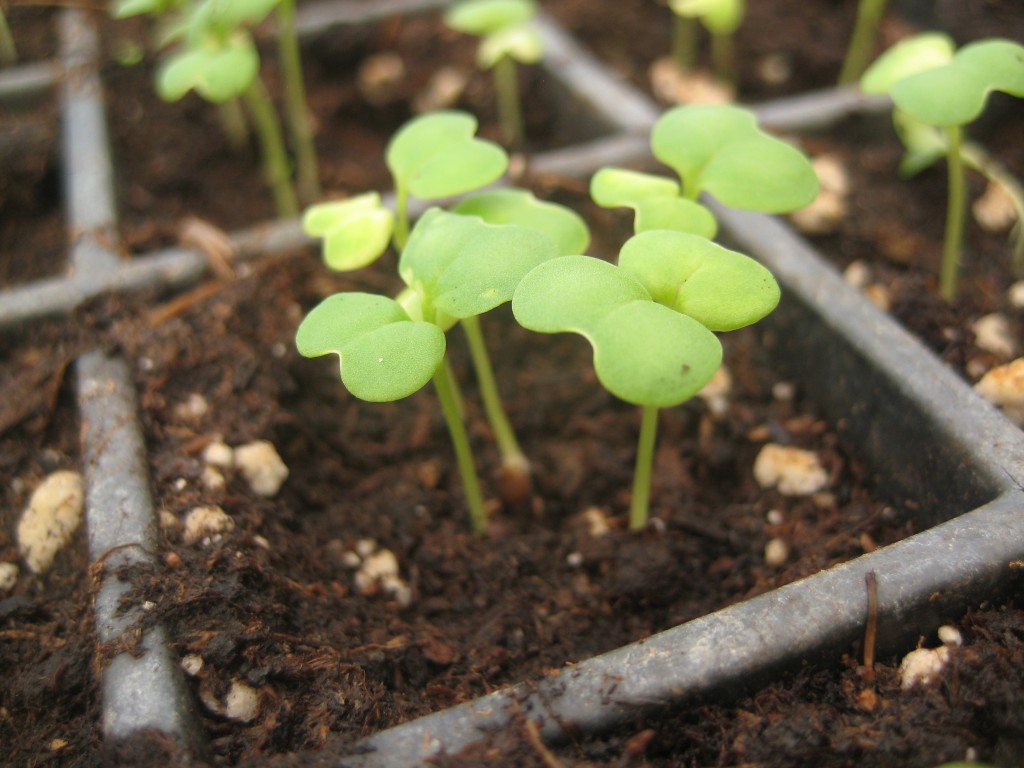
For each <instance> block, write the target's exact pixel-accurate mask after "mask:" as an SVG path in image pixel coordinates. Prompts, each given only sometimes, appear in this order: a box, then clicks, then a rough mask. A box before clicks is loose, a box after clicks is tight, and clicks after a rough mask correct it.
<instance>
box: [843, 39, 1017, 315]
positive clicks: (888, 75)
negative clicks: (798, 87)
mask: <svg viewBox="0 0 1024 768" xmlns="http://www.w3.org/2000/svg"><path fill="white" fill-rule="evenodd" d="M860 84H861V88H862V89H863V90H864V91H865V92H866V93H885V94H888V95H889V96H891V97H892V101H893V105H894V109H893V121H894V123H895V125H896V130H897V132H898V134H899V135H900V138H901V139H902V140H903V142H904V144H905V146H906V148H907V154H906V156H905V157H904V160H903V163H902V166H901V170H902V171H903V172H904V173H905V174H907V175H910V174H913V173H916V172H918V171H920V170H922V169H923V168H925V167H927V166H929V165H931V164H932V163H934V162H935V161H937V160H939V159H940V158H942V157H945V158H946V165H947V168H948V177H949V195H948V205H947V211H946V232H945V242H944V245H943V252H942V273H941V277H940V281H939V289H940V292H941V293H942V295H943V296H944V297H946V298H947V299H950V300H952V299H953V298H955V296H956V292H957V281H958V272H959V264H960V253H961V250H962V247H963V239H964V224H965V219H966V216H967V181H966V175H965V165H972V166H974V167H975V168H977V169H979V170H981V171H982V172H986V171H987V170H989V169H991V168H992V164H991V163H986V162H985V160H984V157H985V156H984V153H983V152H982V151H981V150H980V149H979V148H977V147H976V146H971V145H969V144H967V143H966V142H965V137H964V129H965V127H966V126H968V125H969V124H971V123H972V122H974V120H976V119H977V118H978V116H979V115H980V114H981V113H982V111H983V110H984V108H985V103H986V101H987V100H988V96H989V94H990V93H992V92H993V91H1002V92H1003V93H1007V94H1010V95H1012V96H1017V97H1024V45H1021V44H1020V43H1016V42H1013V41H1011V40H1002V39H990V40H982V41H978V42H975V43H970V44H968V45H965V46H964V47H963V48H961V49H960V50H956V49H955V46H954V44H953V41H952V40H951V39H950V38H949V37H948V36H947V35H944V34H941V33H925V34H922V35H917V36H915V37H912V38H908V39H906V40H904V41H902V42H900V43H898V44H896V45H895V46H893V47H892V48H890V49H889V50H888V51H886V52H885V53H884V54H882V56H880V57H879V58H878V60H877V61H875V62H874V64H872V65H871V66H870V67H869V68H868V70H867V71H866V72H865V73H864V76H863V77H862V78H861V81H860ZM989 175H990V178H991V173H990V172H989ZM995 180H997V181H998V180H999V176H998V174H997V176H996V177H995ZM1007 189H1008V190H1010V191H1011V197H1012V198H1014V199H1015V205H1016V207H1017V210H1018V211H1024V201H1022V200H1021V197H1020V195H1019V187H1017V186H1015V185H1013V184H1010V185H1007ZM1019 221H1020V218H1018V222H1019ZM1019 226H1020V224H1019V223H1018V227H1019ZM1022 238H1024V234H1021V233H1020V230H1019V229H1018V240H1017V246H1016V248H1015V250H1016V253H1017V254H1018V257H1017V260H1018V261H1019V258H1020V257H1019V254H1021V253H1022V252H1024V239H1022ZM1018 266H1019V264H1018Z"/></svg>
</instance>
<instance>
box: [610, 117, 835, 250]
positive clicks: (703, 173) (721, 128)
mask: <svg viewBox="0 0 1024 768" xmlns="http://www.w3.org/2000/svg"><path fill="white" fill-rule="evenodd" d="M651 150H652V152H653V153H654V156H655V157H656V158H657V159H658V160H660V161H661V162H662V163H664V164H665V165H667V166H668V167H669V168H671V169H672V170H674V171H675V172H676V174H678V176H679V179H680V181H676V180H673V179H669V178H666V177H664V176H659V175H655V174H649V173H641V172H638V171H629V170H624V169H621V168H605V169H602V170H600V171H598V172H597V173H596V174H595V175H594V177H593V179H592V180H591V184H590V194H591V196H592V197H593V198H594V201H595V202H596V203H597V204H598V205H601V206H604V207H609V208H610V207H620V206H624V207H629V208H632V209H633V210H634V211H635V219H634V230H635V231H636V232H637V233H639V232H644V231H648V230H652V229H673V230H678V231H681V232H691V233H693V234H698V235H702V236H704V237H714V235H715V231H716V229H717V223H716V222H715V219H714V216H713V215H712V214H711V212H710V211H709V210H708V209H707V208H705V207H704V206H702V205H700V203H698V202H697V201H698V199H699V197H700V195H701V194H702V193H705V192H706V193H708V194H710V195H712V196H714V197H715V198H717V199H718V200H719V201H720V202H722V203H724V204H725V205H728V206H731V207H733V208H741V209H744V210H750V211H761V212H764V213H782V212H787V211H792V210H796V209H797V208H801V207H803V206H804V205H807V204H808V203H809V202H811V201H812V200H813V199H814V198H815V196H816V195H817V194H818V179H817V176H815V174H814V169H813V167H812V166H811V164H810V162H809V161H808V160H807V158H806V157H805V156H804V155H803V154H802V153H801V152H800V151H799V150H798V149H796V148H795V147H792V146H790V145H789V144H786V143H785V142H783V141H780V140H779V139H776V138H774V137H772V136H769V135H768V134H766V133H764V132H762V131H761V130H760V129H759V128H758V127H757V120H756V118H755V117H754V115H753V114H752V113H751V112H749V111H748V110H745V109H742V108H740V107H734V106H728V105H711V104H703V105H690V106H685V107H676V108H674V109H671V110H669V111H668V112H666V113H665V114H664V115H663V116H662V117H661V118H659V119H658V121H657V122H656V123H655V124H654V129H653V130H652V132H651Z"/></svg>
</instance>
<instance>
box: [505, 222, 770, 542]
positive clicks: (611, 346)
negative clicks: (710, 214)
mask: <svg viewBox="0 0 1024 768" xmlns="http://www.w3.org/2000/svg"><path fill="white" fill-rule="evenodd" d="M778 301H779V287H778V285H777V283H776V282H775V279H774V278H773V277H772V275H771V273H769V272H768V270H766V269H765V268H764V267H762V266H761V265H760V264H758V263H757V262H755V261H754V260H752V259H750V258H748V257H746V256H744V255H742V254H740V253H736V252H735V251H730V250H727V249H725V248H723V247H721V246H719V245H716V244H715V243H713V242H711V241H710V240H708V239H706V238H703V237H700V236H699V235H693V234H689V233H684V232H675V231H671V230H650V231H647V232H642V233H640V234H637V235H634V236H633V237H632V238H630V240H628V241H627V242H626V244H625V245H624V246H623V247H622V250H621V251H620V254H619V263H618V266H615V265H612V264H610V263H608V262H605V261H601V260H599V259H595V258H591V257H588V256H572V255H570V256H562V257H559V258H556V259H552V260H550V261H546V262H544V263H542V264H540V265H539V266H537V267H536V268H534V269H533V270H532V271H530V272H529V273H528V274H527V275H526V277H524V278H523V280H522V281H521V282H520V283H519V287H518V288H516V290H515V294H514V296H513V299H512V311H513V314H514V315H515V317H516V320H517V321H518V322H519V323H520V324H521V325H522V326H523V327H525V328H528V329H530V330H534V331H538V332H540V333H560V332H574V333H578V334H580V335H582V336H584V337H585V338H586V339H587V341H589V342H590V344H591V346H592V347H593V350H594V369H595V372H596V373H597V377H598V379H599V380H600V381H601V383H602V384H603V385H604V387H605V388H606V389H608V391H609V392H611V393H612V394H613V395H615V396H616V397H619V398H621V399H622V400H625V401H626V402H629V403H633V404H635V405H639V406H641V409H642V419H641V426H640V436H639V442H638V447H637V457H636V468H635V472H634V479H633V497H632V502H631V506H630V513H629V526H630V529H632V530H639V529H641V528H643V527H644V526H645V525H646V524H647V519H648V516H649V508H650V486H651V475H652V470H653V462H654V448H655V443H656V438H657V424H658V412H659V409H661V408H667V407H671V406H674V405H679V404H681V403H683V402H685V401H687V400H688V399H690V398H691V397H693V396H694V395H695V394H696V393H697V392H698V391H699V390H700V389H701V388H702V387H703V386H704V385H705V384H706V383H707V382H708V381H709V380H710V379H711V377H712V376H713V375H714V373H715V371H717V370H718V368H719V367H720V365H721V362H722V347H721V344H720V342H719V341H718V338H717V337H716V336H715V334H714V333H713V332H714V331H729V330H734V329H736V328H740V327H743V326H745V325H749V324H750V323H753V322H756V321H757V320H759V319H761V318H762V317H764V316H765V315H767V314H768V313H769V312H771V311H772V309H774V308H775V306H776V304H777V303H778Z"/></svg>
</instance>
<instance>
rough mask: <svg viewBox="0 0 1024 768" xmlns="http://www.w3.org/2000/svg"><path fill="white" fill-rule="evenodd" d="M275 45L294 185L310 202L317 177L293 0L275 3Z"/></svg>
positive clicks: (316, 194) (317, 188) (317, 192)
mask: <svg viewBox="0 0 1024 768" xmlns="http://www.w3.org/2000/svg"><path fill="white" fill-rule="evenodd" d="M277 47H278V53H279V55H280V57H281V75H282V77H283V78H284V99H285V115H286V119H287V120H288V128H289V131H290V132H291V137H292V143H293V144H294V146H295V186H296V188H297V189H298V193H299V197H300V198H301V199H302V201H303V202H305V203H313V202H315V201H317V200H319V199H320V176H319V171H318V169H317V158H316V147H315V146H314V144H313V132H312V129H311V127H310V121H309V113H308V109H307V107H306V85H305V82H304V80H303V77H302V60H301V58H300V57H299V38H298V35H297V34H296V32H295V0H281V1H280V3H279V5H278V6H277Z"/></svg>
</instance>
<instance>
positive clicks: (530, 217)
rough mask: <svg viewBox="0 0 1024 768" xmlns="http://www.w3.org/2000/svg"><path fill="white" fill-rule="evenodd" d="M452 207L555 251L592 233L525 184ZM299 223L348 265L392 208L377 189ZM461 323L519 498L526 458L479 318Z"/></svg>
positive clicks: (509, 492) (381, 242)
mask: <svg viewBox="0 0 1024 768" xmlns="http://www.w3.org/2000/svg"><path fill="white" fill-rule="evenodd" d="M453 210H454V211H455V212H456V213H459V214H463V215H471V216H477V217H480V218H481V219H483V220H484V221H486V222H488V223H490V224H518V225H521V226H524V227H528V228H530V229H533V230H537V231H539V232H543V233H544V234H546V235H547V236H548V237H550V238H551V240H552V241H553V242H554V244H555V247H556V252H557V253H558V254H569V253H582V252H583V251H585V250H586V247H587V244H588V242H589V239H590V235H589V232H588V230H587V227H586V224H585V223H584V222H583V220H582V219H581V218H580V217H579V216H578V215H576V214H575V213H573V212H572V211H570V210H569V209H568V208H565V207H563V206H560V205H556V204H554V203H547V202H543V201H540V200H538V199H537V198H536V197H534V196H533V194H532V193H530V192H528V191H526V190H520V189H499V190H494V191H490V192H483V193H479V194H476V195H474V196H472V197H469V198H466V199H464V200H462V201H461V202H460V203H459V204H458V205H456V206H455V207H454V208H453ZM303 224H304V226H305V229H306V232H307V233H308V234H309V235H311V236H313V237H322V238H323V239H324V245H323V255H324V261H325V262H326V263H327V265H328V266H329V267H331V268H332V269H337V270H351V269H358V268H360V267H364V266H366V265H368V264H370V263H372V262H373V261H374V260H375V259H376V258H377V257H378V256H379V255H380V254H381V253H383V251H384V250H385V249H386V248H387V244H388V240H389V238H390V236H391V232H392V228H393V224H394V214H392V213H391V211H390V210H388V209H386V208H385V207H384V206H383V205H382V203H381V200H380V196H379V195H378V194H377V193H375V192H371V193H367V194H364V195H360V196H358V197H354V198H351V199H348V200H342V201H337V202H329V203H322V204H320V205H316V206H313V207H312V208H310V209H308V210H307V211H306V214H305V216H304V218H303ZM460 325H461V326H462V329H463V331H464V332H465V334H466V341H467V344H468V346H469V350H470V356H471V359H472V362H473V367H474V370H475V372H476V378H477V382H478V385H479V388H480V396H481V399H482V400H483V404H484V411H485V413H486V415H487V419H488V421H489V422H490V424H491V429H492V431H493V433H494V437H495V441H496V443H497V445H498V451H499V453H500V456H501V472H500V485H501V495H502V498H504V499H506V500H507V501H510V502H517V501H520V500H522V499H524V498H526V496H527V495H528V494H529V489H530V484H531V483H530V465H529V461H528V460H527V458H526V456H525V454H524V453H523V451H522V449H521V448H520V446H519V442H518V440H517V439H516V436H515V431H514V430H513V428H512V425H511V423H510V422H509V420H508V417H507V415H506V414H505V411H504V408H503V407H502V405H501V395H500V393H499V391H498V385H497V382H496V380H495V376H494V371H493V367H492V365H491V361H490V356H489V355H488V353H487V346H486V343H485V341H484V336H483V332H482V329H481V327H480V321H479V319H478V318H477V317H475V316H474V317H466V318H463V319H462V320H461V322H460Z"/></svg>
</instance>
